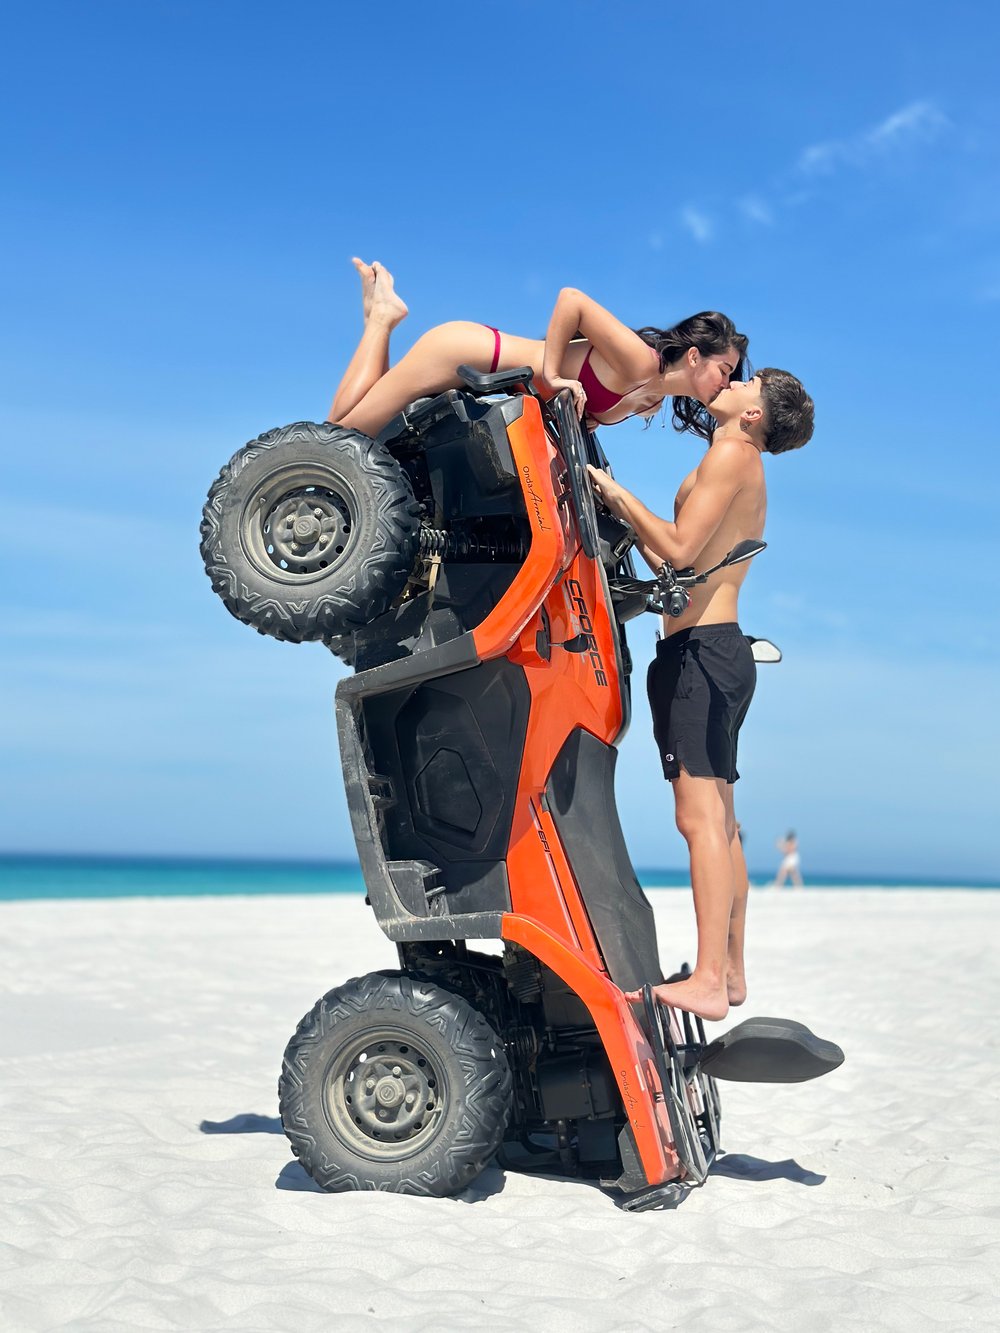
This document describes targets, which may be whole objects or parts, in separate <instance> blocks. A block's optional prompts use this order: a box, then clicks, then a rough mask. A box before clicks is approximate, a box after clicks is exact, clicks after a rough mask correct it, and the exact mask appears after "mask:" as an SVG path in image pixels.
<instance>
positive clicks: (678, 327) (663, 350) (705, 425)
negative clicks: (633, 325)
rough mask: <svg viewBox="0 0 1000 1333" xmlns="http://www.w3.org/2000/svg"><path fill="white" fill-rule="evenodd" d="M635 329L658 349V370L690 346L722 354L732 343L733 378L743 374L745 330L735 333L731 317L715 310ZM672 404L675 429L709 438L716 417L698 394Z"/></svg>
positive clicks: (676, 399)
mask: <svg viewBox="0 0 1000 1333" xmlns="http://www.w3.org/2000/svg"><path fill="white" fill-rule="evenodd" d="M636 333H637V334H638V335H639V337H640V338H641V339H642V340H643V342H644V343H648V344H649V346H650V347H652V348H653V349H654V351H656V352H657V353H658V355H659V358H660V372H661V373H662V372H663V371H665V370H666V369H667V367H668V366H672V365H673V364H674V362H676V361H679V360H680V359H681V357H682V356H683V355H684V353H685V352H686V351H687V349H688V348H689V347H697V349H698V351H699V352H700V353H701V354H702V356H721V355H722V354H723V353H724V352H728V351H729V349H730V347H734V348H735V349H736V351H737V352H738V353H739V362H738V363H737V366H736V369H735V370H734V371H733V379H734V380H742V379H745V378H746V372H747V369H748V363H747V348H748V346H749V345H750V340H749V338H748V337H747V336H746V334H745V333H737V332H736V325H735V324H734V323H733V321H732V320H731V319H730V318H729V317H728V315H722V314H720V313H719V311H718V310H703V311H702V312H701V314H699V315H691V316H690V317H689V318H688V319H682V320H681V322H680V323H679V324H675V325H674V326H673V328H672V329H654V328H652V327H647V328H644V329H636ZM673 407H674V417H673V424H674V429H675V430H689V431H692V432H693V433H694V434H695V435H700V436H701V437H702V438H703V439H706V440H710V439H711V438H712V431H713V430H714V429H715V418H714V417H713V416H712V414H711V412H709V410H708V408H706V407H705V405H704V404H703V403H699V402H698V399H697V398H684V397H677V398H674V400H673Z"/></svg>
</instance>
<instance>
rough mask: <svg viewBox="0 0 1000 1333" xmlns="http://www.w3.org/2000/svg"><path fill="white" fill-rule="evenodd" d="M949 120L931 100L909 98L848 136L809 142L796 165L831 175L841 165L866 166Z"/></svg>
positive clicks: (924, 139) (927, 139)
mask: <svg viewBox="0 0 1000 1333" xmlns="http://www.w3.org/2000/svg"><path fill="white" fill-rule="evenodd" d="M950 124H951V122H950V121H949V119H948V117H947V116H946V115H945V114H944V112H943V111H942V110H941V109H940V107H938V106H936V105H935V104H934V103H933V102H929V101H919V102H910V103H908V105H906V106H903V107H900V108H899V110H898V111H894V112H893V113H892V114H891V115H889V116H886V118H885V119H884V120H882V121H880V122H879V123H878V124H877V125H874V126H872V127H871V128H870V129H867V130H862V131H861V132H860V133H858V134H855V135H852V136H851V137H850V138H847V139H830V140H827V141H826V142H825V143H816V144H810V145H809V147H808V148H804V149H803V150H802V152H801V153H800V155H799V158H798V161H797V162H796V164H795V165H796V169H797V170H798V171H799V172H801V173H802V174H803V175H805V176H810V177H815V176H828V175H831V174H832V173H833V172H834V171H837V170H838V169H840V168H841V167H855V168H863V167H867V166H870V165H872V164H874V163H875V162H876V161H877V160H878V159H879V158H884V157H885V156H886V155H888V154H890V153H894V152H897V151H900V150H902V149H904V148H908V147H910V146H911V145H916V144H926V143H932V142H933V141H934V140H935V139H936V138H937V137H938V136H939V135H940V134H941V133H942V132H943V131H944V130H946V129H948V128H949V126H950Z"/></svg>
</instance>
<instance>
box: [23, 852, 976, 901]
mask: <svg viewBox="0 0 1000 1333" xmlns="http://www.w3.org/2000/svg"><path fill="white" fill-rule="evenodd" d="M637 873H638V876H639V880H640V882H641V883H642V885H643V887H644V888H654V887H663V888H687V886H688V884H689V882H690V881H689V880H688V876H687V872H686V871H681V870H656V869H640V870H638V872H637ZM769 878H770V874H769V873H767V872H762V873H760V874H751V881H752V882H753V883H754V884H757V885H762V884H766V883H767V882H768V880H769ZM875 885H877V886H879V887H881V888H902V887H917V888H945V887H947V888H956V887H957V888H968V889H984V890H989V889H996V888H997V887H998V886H997V885H996V884H987V883H956V882H955V881H950V882H949V883H948V884H947V885H945V884H942V883H941V882H940V881H932V880H921V879H919V878H912V877H910V878H903V879H892V878H886V877H885V876H884V875H869V876H867V877H864V878H860V877H858V876H850V875H810V874H808V873H806V887H807V889H808V888H809V887H810V886H812V887H813V888H823V887H828V886H838V887H840V886H843V887H869V886H875ZM363 892H364V882H363V880H362V878H361V870H360V868H359V866H358V864H357V862H347V861H345V862H326V863H309V862H288V863H278V862H269V861H223V860H218V861H214V860H184V859H180V858H177V859H167V858H154V857H150V858H138V857H137V858H125V857H120V858H119V857H97V856H94V857H89V856H20V855H19V856H0V902H17V901H24V900H27V899H35V898H176V897H203V896H210V895H220V894H222V895H232V894H261V893H278V894H289V893H363Z"/></svg>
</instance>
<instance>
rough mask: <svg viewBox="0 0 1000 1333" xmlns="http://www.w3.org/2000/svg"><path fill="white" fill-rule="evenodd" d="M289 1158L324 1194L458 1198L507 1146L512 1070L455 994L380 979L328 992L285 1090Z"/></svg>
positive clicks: (299, 1034) (291, 1059)
mask: <svg viewBox="0 0 1000 1333" xmlns="http://www.w3.org/2000/svg"><path fill="white" fill-rule="evenodd" d="M278 1094H279V1102H280V1109H281V1123H282V1125H283V1126H284V1130H285V1133H286V1134H287V1136H288V1138H289V1140H290V1141H291V1145H292V1151H293V1152H294V1153H295V1156H296V1157H297V1158H298V1159H299V1161H300V1162H301V1163H302V1165H303V1166H304V1167H305V1169H306V1171H308V1173H309V1174H310V1175H311V1176H312V1178H313V1179H314V1180H315V1181H316V1183H317V1184H319V1185H321V1186H322V1188H323V1189H325V1190H331V1191H339V1190H389V1191H392V1192H394V1193H398V1194H425V1195H438V1196H441V1195H449V1194H457V1193H458V1192H459V1191H460V1190H462V1189H464V1188H465V1187H466V1185H468V1184H469V1183H470V1182H471V1181H472V1180H474V1179H475V1177H476V1176H477V1175H479V1173H480V1171H482V1169H483V1167H484V1166H485V1165H486V1164H487V1162H488V1161H489V1160H490V1158H491V1157H492V1156H493V1154H494V1153H495V1152H496V1150H497V1148H498V1147H499V1145H500V1143H501V1141H502V1139H503V1132H504V1128H505V1126H506V1123H507V1117H508V1115H509V1112H510V1102H511V1073H510V1068H509V1066H508V1064H507V1057H506V1055H505V1054H504V1050H503V1047H502V1045H501V1043H500V1040H499V1038H498V1037H497V1035H496V1033H495V1032H494V1031H493V1029H492V1028H491V1027H490V1025H489V1023H487V1021H486V1019H485V1018H484V1017H483V1016H482V1014H481V1013H479V1011H478V1010H477V1009H474V1008H473V1007H472V1005H470V1004H469V1003H468V1002H467V1001H466V1000H464V999H462V997H461V996H459V995H454V994H452V992H450V991H447V990H444V989H443V988H442V987H440V986H436V985H434V984H432V983H431V982H428V981H421V980H418V979H416V978H413V977H408V976H399V975H395V974H384V973H375V974H371V975H369V976H366V977H357V978H355V979H354V980H352V981H348V982H345V984H344V985H342V986H338V987H337V988H336V989H335V990H332V991H330V992H329V994H327V995H324V997H323V998H322V999H321V1000H320V1001H319V1002H318V1003H317V1004H316V1006H315V1007H314V1009H313V1010H312V1012H311V1013H309V1014H307V1015H306V1017H305V1018H303V1020H302V1022H301V1023H300V1024H299V1026H298V1029H297V1031H296V1033H295V1035H294V1036H293V1037H292V1039H291V1041H290V1042H289V1043H288V1047H287V1049H286V1051H285V1057H284V1062H283V1067H282V1074H281V1078H280V1081H279V1083H278Z"/></svg>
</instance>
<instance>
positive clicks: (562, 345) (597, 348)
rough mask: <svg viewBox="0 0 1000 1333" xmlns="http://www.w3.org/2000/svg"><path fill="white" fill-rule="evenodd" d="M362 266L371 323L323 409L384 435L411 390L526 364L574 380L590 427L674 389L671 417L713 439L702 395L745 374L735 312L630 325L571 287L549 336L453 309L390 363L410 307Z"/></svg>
mask: <svg viewBox="0 0 1000 1333" xmlns="http://www.w3.org/2000/svg"><path fill="white" fill-rule="evenodd" d="M352 263H353V264H354V267H355V268H356V269H357V271H358V275H359V276H360V278H361V303H362V314H363V316H364V328H363V331H362V334H361V341H360V342H359V343H358V346H357V348H356V350H355V352H354V355H353V357H352V358H351V361H350V364H349V365H348V367H347V370H346V371H345V372H344V377H343V379H342V380H341V382H340V385H339V386H338V388H337V392H336V395H335V396H334V400H333V406H332V407H331V408H330V414H329V417H328V418H327V420H329V421H332V422H335V423H336V424H337V425H340V426H347V427H350V428H352V429H354V430H360V431H363V432H364V434H366V435H377V434H378V432H379V431H380V430H381V429H382V427H383V426H385V425H387V424H388V423H389V422H390V421H391V420H392V418H393V417H394V416H396V414H397V413H399V412H401V411H402V410H403V408H404V407H406V405H407V404H408V403H412V402H413V400H414V399H415V398H420V397H422V396H424V395H427V394H435V393H441V392H443V391H444V390H445V389H459V388H461V387H462V381H461V380H460V379H459V377H458V371H457V368H458V367H459V366H460V365H469V366H471V367H472V368H473V370H478V371H480V372H482V373H483V374H487V373H489V374H493V373H495V372H497V371H501V370H511V369H513V368H514V367H517V366H530V367H531V370H532V372H533V375H534V384H535V388H536V389H537V390H538V392H539V393H540V394H541V395H542V397H543V398H551V397H553V396H554V395H555V394H557V393H558V392H559V391H560V390H561V389H569V390H570V392H571V393H572V395H573V399H574V401H575V403H576V409H577V412H578V414H579V415H580V416H581V417H583V416H584V415H586V418H587V422H588V424H589V425H590V426H591V427H594V426H612V425H614V424H615V423H616V422H619V421H624V420H626V418H628V417H631V416H636V415H638V416H651V415H652V414H653V413H655V412H657V411H658V410H659V408H660V406H661V404H662V403H663V402H664V400H665V399H666V398H672V399H673V409H674V425H675V426H676V428H677V429H678V430H691V431H693V432H694V433H695V434H697V435H701V436H703V437H704V438H705V439H708V437H709V434H710V429H711V419H710V418H709V417H708V415H707V412H706V409H705V404H706V403H710V402H711V401H712V400H713V399H714V398H715V396H716V394H718V393H719V392H720V390H722V389H724V388H725V387H726V385H728V383H729V381H730V379H731V378H732V377H734V376H735V378H736V379H742V376H743V373H744V370H743V366H744V358H745V356H746V351H747V339H746V337H745V336H744V335H743V334H742V333H737V331H736V326H735V325H734V324H733V322H732V320H731V319H728V318H727V317H726V316H725V315H722V314H719V313H718V312H717V311H712V310H708V311H703V312H702V313H701V314H698V315H692V316H690V317H689V318H688V319H683V320H681V322H680V323H679V324H676V325H674V326H673V328H669V329H655V328H643V329H639V330H637V331H636V330H633V329H630V328H628V327H627V325H625V324H622V323H621V321H620V320H617V319H616V318H615V317H614V315H612V314H611V312H610V311H609V310H605V309H604V307H603V306H600V305H598V303H597V302H596V301H594V300H592V299H591V298H590V297H589V296H586V295H584V293H583V292H580V291H577V290H576V288H574V287H564V288H563V290H562V291H561V292H560V293H559V296H558V299H557V300H556V304H555V308H554V310H553V312H552V318H551V319H550V320H549V327H548V330H547V332H546V334H545V338H544V339H542V338H521V337H517V336H516V335H514V334H510V333H501V332H500V330H499V329H495V328H494V327H493V326H492V325H491V324H477V323H474V322H472V321H471V320H470V321H466V320H453V321H451V322H450V323H447V324H439V325H437V327H436V328H433V329H430V330H428V332H427V333H425V334H423V336H422V337H420V338H418V339H417V341H416V343H415V344H414V345H413V347H411V348H410V350H409V351H408V352H407V353H406V355H405V356H404V357H402V358H401V360H399V361H398V362H397V363H396V365H394V366H392V367H390V365H389V339H390V336H391V334H392V331H393V329H394V328H395V327H396V325H397V324H399V323H400V322H401V321H402V320H403V319H405V318H406V315H407V314H408V309H407V306H406V304H405V303H404V302H403V301H402V300H401V298H400V297H399V296H398V295H397V294H396V290H395V287H394V284H393V277H392V274H391V273H390V272H389V271H388V269H387V268H385V266H384V265H383V264H379V263H374V264H366V263H364V261H363V260H360V259H354V260H352Z"/></svg>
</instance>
